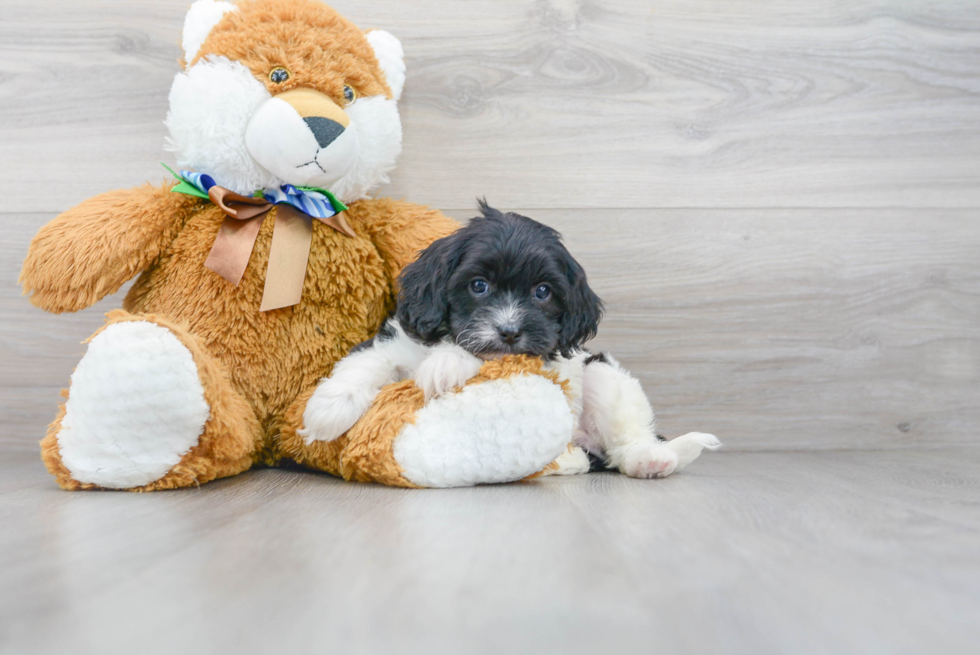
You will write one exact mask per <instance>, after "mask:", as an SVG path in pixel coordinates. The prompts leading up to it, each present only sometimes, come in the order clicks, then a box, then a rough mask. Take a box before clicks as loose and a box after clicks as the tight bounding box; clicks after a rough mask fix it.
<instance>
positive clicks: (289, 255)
mask: <svg viewBox="0 0 980 655" xmlns="http://www.w3.org/2000/svg"><path fill="white" fill-rule="evenodd" d="M164 168H166V169H167V170H168V171H170V172H171V173H172V174H173V176H174V177H175V178H177V179H178V180H179V181H180V183H179V184H177V186H175V187H174V188H173V191H174V192H175V193H186V194H187V195H191V196H197V197H198V198H205V199H208V200H210V201H211V202H213V203H214V204H215V205H217V206H218V207H220V208H221V210H222V211H223V212H224V213H225V220H224V222H223V223H222V224H221V228H220V229H219V230H218V236H217V237H215V239H214V245H213V246H211V253H210V254H209V255H208V258H207V261H205V262H204V265H205V266H206V267H208V268H209V269H211V270H212V271H214V272H215V273H217V274H218V275H220V276H221V277H223V278H224V279H226V280H228V281H229V282H231V283H232V284H234V285H235V286H238V283H239V282H241V279H242V276H243V275H244V274H245V269H246V268H247V267H248V259H249V257H250V256H251V255H252V249H253V248H254V247H255V239H256V238H257V237H258V236H259V228H261V227H262V223H263V221H264V220H265V216H266V214H268V213H269V210H271V209H272V208H273V207H276V222H275V225H274V226H273V229H272V245H271V247H270V249H269V266H268V268H267V269H266V272H265V288H264V289H263V291H262V305H261V306H260V307H259V311H261V312H266V311H269V310H271V309H279V308H281V307H290V306H292V305H295V304H297V303H298V302H299V301H300V298H301V297H302V295H303V281H304V280H305V279H306V265H307V262H308V261H309V258H310V244H311V243H312V240H313V219H314V218H315V219H316V220H318V221H320V222H321V223H323V224H324V225H329V226H330V227H332V228H333V229H335V230H337V231H338V232H341V233H343V234H346V235H347V236H351V237H353V236H357V235H356V234H355V233H354V230H352V229H351V227H350V225H349V224H348V223H347V220H346V219H345V218H344V217H343V216H341V215H340V212H342V211H345V210H346V209H347V206H346V205H344V203H342V202H340V201H339V200H337V198H336V197H334V195H333V194H332V193H330V192H329V191H327V190H326V189H320V188H318V187H295V186H293V185H291V184H284V185H282V186H281V187H279V188H278V189H265V190H263V191H256V192H255V195H254V196H252V197H251V198H250V197H248V196H243V195H239V194H237V193H235V192H234V191H230V190H229V189H226V188H224V187H220V186H218V185H217V184H215V181H214V179H213V178H211V176H210V175H204V174H202V173H194V172H192V171H181V172H180V174H177V173H174V171H173V170H172V169H170V167H168V166H167V165H166V164H164Z"/></svg>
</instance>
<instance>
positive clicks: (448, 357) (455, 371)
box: [413, 343, 483, 400]
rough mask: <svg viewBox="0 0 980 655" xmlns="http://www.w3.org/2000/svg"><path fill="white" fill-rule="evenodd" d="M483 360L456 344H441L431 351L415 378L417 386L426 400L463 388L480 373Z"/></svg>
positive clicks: (416, 372)
mask: <svg viewBox="0 0 980 655" xmlns="http://www.w3.org/2000/svg"><path fill="white" fill-rule="evenodd" d="M481 366H483V360H482V359H480V358H479V357H476V356H474V355H472V354H470V353H469V352H467V351H466V350H463V349H462V348H460V347H459V346H457V345H456V344H454V343H440V344H439V345H437V346H433V347H432V348H430V349H429V354H428V355H427V356H426V358H425V359H424V360H422V363H421V364H419V367H418V369H417V370H416V371H415V375H414V376H413V377H414V379H415V385H416V386H417V387H418V388H420V389H421V390H422V391H424V392H425V399H426V400H429V399H431V398H435V397H437V396H441V395H443V394H445V393H448V392H450V391H452V390H453V389H456V388H457V387H462V386H463V385H464V384H466V381H467V380H469V379H470V378H471V377H473V376H474V375H476V374H477V373H479V372H480V367H481Z"/></svg>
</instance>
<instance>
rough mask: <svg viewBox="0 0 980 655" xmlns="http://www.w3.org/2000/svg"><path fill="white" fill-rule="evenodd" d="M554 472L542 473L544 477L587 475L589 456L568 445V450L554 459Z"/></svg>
mask: <svg viewBox="0 0 980 655" xmlns="http://www.w3.org/2000/svg"><path fill="white" fill-rule="evenodd" d="M554 464H555V466H557V468H556V469H554V470H548V471H545V472H544V475H579V474H581V473H588V472H589V469H590V468H591V463H590V462H589V455H588V454H587V453H586V452H585V451H584V450H583V449H582V448H580V447H579V446H574V445H572V444H569V446H568V448H567V449H566V450H565V452H563V453H562V454H561V455H559V456H558V457H557V458H555V461H554Z"/></svg>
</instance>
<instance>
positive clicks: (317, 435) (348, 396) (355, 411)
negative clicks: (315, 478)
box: [297, 379, 378, 445]
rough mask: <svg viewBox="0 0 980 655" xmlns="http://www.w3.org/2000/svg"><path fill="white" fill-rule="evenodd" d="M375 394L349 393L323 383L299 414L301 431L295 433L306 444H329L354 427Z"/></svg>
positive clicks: (328, 382)
mask: <svg viewBox="0 0 980 655" xmlns="http://www.w3.org/2000/svg"><path fill="white" fill-rule="evenodd" d="M377 393H378V390H376V389H371V390H360V391H358V390H353V389H351V388H346V387H345V385H342V384H340V383H338V382H337V381H335V380H331V379H327V380H323V381H322V382H321V383H320V385H319V386H318V387H317V388H316V391H314V392H313V396H312V397H311V398H310V400H309V402H308V403H307V404H306V410H304V412H303V424H304V425H305V426H306V427H305V429H302V430H297V434H299V436H301V437H303V439H304V440H305V441H306V444H307V445H309V444H311V443H313V442H314V441H327V442H329V441H333V440H334V439H336V438H338V437H340V436H342V435H343V434H344V433H345V432H347V431H348V430H350V429H351V428H352V427H354V424H355V423H357V421H358V419H360V418H361V417H362V416H364V413H365V412H367V410H368V409H370V407H371V403H372V402H374V398H375V396H376V395H377Z"/></svg>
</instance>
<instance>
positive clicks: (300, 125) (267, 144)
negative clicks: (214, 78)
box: [245, 97, 360, 189]
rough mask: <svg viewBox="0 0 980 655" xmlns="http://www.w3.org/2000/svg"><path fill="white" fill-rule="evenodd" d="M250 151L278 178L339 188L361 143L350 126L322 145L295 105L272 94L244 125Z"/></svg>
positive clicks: (351, 165) (353, 162)
mask: <svg viewBox="0 0 980 655" xmlns="http://www.w3.org/2000/svg"><path fill="white" fill-rule="evenodd" d="M245 147H246V148H247V150H248V153H249V154H250V155H252V157H253V158H254V159H255V161H257V162H258V163H259V165H261V166H262V167H263V168H265V169H266V170H267V171H270V172H272V173H273V174H274V175H276V176H277V177H278V178H279V179H282V180H289V183H290V184H294V185H299V186H319V187H323V188H326V189H334V188H336V185H337V182H339V181H340V180H341V178H343V177H344V176H345V175H346V174H347V173H348V171H350V170H351V169H352V168H353V166H354V165H355V164H356V162H357V158H358V155H359V150H360V144H359V142H358V134H357V130H356V129H351V128H350V127H348V128H347V129H346V130H344V132H343V133H342V134H341V135H340V136H338V137H337V138H336V139H335V140H334V141H333V143H331V144H330V145H328V146H327V147H325V148H321V147H320V145H319V144H318V143H317V140H316V137H314V136H313V132H312V131H311V130H310V128H309V127H308V126H307V125H306V123H305V122H304V121H303V118H302V117H301V116H300V115H299V114H298V113H297V112H296V110H295V109H293V107H292V105H290V104H289V103H287V102H286V101H285V100H282V99H280V98H278V97H274V98H269V99H268V100H266V101H265V102H263V103H262V105H261V106H260V107H259V108H258V109H257V110H256V111H255V113H254V114H253V115H252V118H251V120H250V121H249V122H248V126H247V127H246V128H245Z"/></svg>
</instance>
